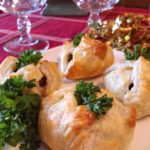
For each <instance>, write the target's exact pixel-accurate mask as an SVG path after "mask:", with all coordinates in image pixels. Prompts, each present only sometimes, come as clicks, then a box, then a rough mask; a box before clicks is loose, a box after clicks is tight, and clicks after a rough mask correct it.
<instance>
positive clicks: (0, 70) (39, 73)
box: [0, 56, 62, 96]
mask: <svg viewBox="0 0 150 150" xmlns="http://www.w3.org/2000/svg"><path fill="white" fill-rule="evenodd" d="M17 62H18V59H17V58H16V57H12V56H9V57H7V58H6V59H5V60H4V61H3V62H2V63H1V65H0V84H2V83H4V82H5V81H6V80H7V79H8V78H11V77H13V76H18V75H22V76H23V79H24V80H26V81H30V80H33V79H35V83H36V87H34V88H32V89H31V90H30V91H31V92H34V93H37V94H39V95H41V96H47V95H48V94H50V93H51V92H53V91H54V90H56V89H58V88H59V87H60V85H61V80H62V75H61V73H60V71H59V70H58V64H57V63H55V62H49V61H46V60H41V61H39V63H38V64H36V65H34V64H30V65H27V66H25V67H22V68H20V69H18V70H17V71H16V63H17Z"/></svg>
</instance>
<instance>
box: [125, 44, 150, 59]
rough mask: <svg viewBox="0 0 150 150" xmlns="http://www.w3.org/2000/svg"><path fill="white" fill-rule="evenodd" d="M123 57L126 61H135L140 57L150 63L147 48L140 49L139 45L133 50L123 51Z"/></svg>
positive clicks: (149, 54)
mask: <svg viewBox="0 0 150 150" xmlns="http://www.w3.org/2000/svg"><path fill="white" fill-rule="evenodd" d="M124 55H125V58H126V59H127V60H137V59H138V58H139V57H140V56H143V57H144V58H145V59H147V60H149V61H150V53H149V51H148V48H142V47H141V46H140V45H139V44H136V45H135V46H134V49H133V50H131V49H128V48H126V49H125V50H124Z"/></svg>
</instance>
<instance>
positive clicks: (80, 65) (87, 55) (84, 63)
mask: <svg viewBox="0 0 150 150" xmlns="http://www.w3.org/2000/svg"><path fill="white" fill-rule="evenodd" d="M113 60H114V56H113V52H112V48H111V47H110V46H109V45H108V44H105V43H102V42H101V41H100V40H97V39H92V38H90V37H89V36H88V35H84V36H83V37H82V39H81V42H80V43H79V45H78V46H76V47H74V46H73V44H72V42H66V43H65V44H64V46H63V48H62V54H61V61H60V68H61V71H62V72H63V73H64V75H65V77H66V78H68V79H73V80H75V79H83V78H90V77H95V76H98V75H101V74H102V73H103V72H104V71H105V69H106V68H107V67H108V66H110V65H111V64H112V63H113Z"/></svg>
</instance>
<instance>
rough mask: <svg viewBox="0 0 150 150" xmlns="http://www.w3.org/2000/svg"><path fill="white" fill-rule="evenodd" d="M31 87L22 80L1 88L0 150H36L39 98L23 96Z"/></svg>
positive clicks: (12, 79) (38, 141)
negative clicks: (6, 147) (16, 149)
mask: <svg viewBox="0 0 150 150" xmlns="http://www.w3.org/2000/svg"><path fill="white" fill-rule="evenodd" d="M34 86H35V83H34V80H32V81H24V80H23V79H22V76H16V77H14V78H11V79H8V80H6V82H5V83H4V84H2V85H0V150H2V149H3V146H4V145H5V144H6V143H8V144H10V145H12V146H16V145H17V144H20V147H19V149H20V150H37V149H38V147H39V143H40V137H39V134H38V112H39V105H40V96H39V95H38V94H28V93H24V92H23V91H24V89H25V88H33V87H34Z"/></svg>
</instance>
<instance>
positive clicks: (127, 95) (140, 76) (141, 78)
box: [104, 56, 150, 118]
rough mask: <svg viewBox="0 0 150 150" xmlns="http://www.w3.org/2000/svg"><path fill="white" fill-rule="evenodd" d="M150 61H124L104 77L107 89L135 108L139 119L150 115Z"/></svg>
mask: <svg viewBox="0 0 150 150" xmlns="http://www.w3.org/2000/svg"><path fill="white" fill-rule="evenodd" d="M149 71H150V61H148V60H146V59H145V58H144V57H142V56H141V57H140V58H139V59H138V60H137V61H124V62H121V63H117V64H114V65H112V66H111V67H110V68H109V69H108V70H107V71H106V74H105V76H104V83H105V86H106V88H107V89H108V90H109V91H110V92H112V93H113V94H114V95H115V96H116V97H117V98H118V99H119V100H120V101H121V102H123V103H124V104H125V105H129V106H134V107H135V108H136V110H137V118H141V117H144V116H146V115H149V114H150V76H149V74H148V73H149Z"/></svg>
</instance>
